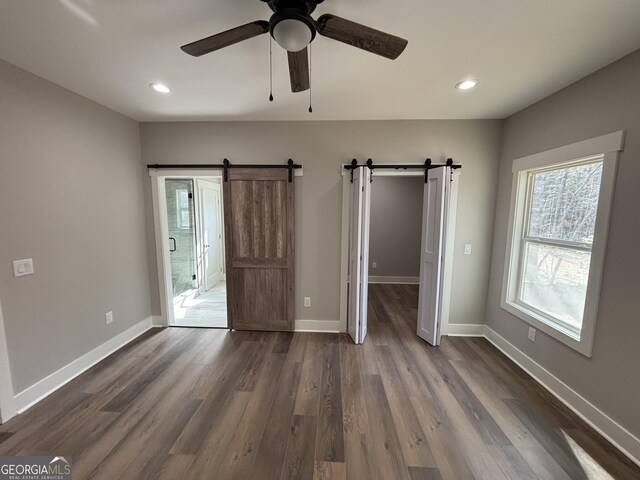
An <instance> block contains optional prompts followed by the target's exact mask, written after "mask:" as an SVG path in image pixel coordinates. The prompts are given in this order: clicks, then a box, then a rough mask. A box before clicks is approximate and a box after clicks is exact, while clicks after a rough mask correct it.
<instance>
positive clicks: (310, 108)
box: [309, 44, 313, 113]
mask: <svg viewBox="0 0 640 480" xmlns="http://www.w3.org/2000/svg"><path fill="white" fill-rule="evenodd" d="M311 60H312V57H311V44H309V113H313V108H312V107H311Z"/></svg>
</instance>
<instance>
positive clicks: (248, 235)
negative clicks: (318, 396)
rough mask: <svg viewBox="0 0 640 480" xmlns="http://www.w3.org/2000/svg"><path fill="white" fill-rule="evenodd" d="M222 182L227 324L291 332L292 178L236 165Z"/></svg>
mask: <svg viewBox="0 0 640 480" xmlns="http://www.w3.org/2000/svg"><path fill="white" fill-rule="evenodd" d="M228 174H229V176H228V181H227V182H225V183H224V185H223V191H224V217H225V233H226V235H225V241H226V261H227V301H228V305H227V308H228V316H229V328H231V329H236V330H274V331H293V329H294V320H293V182H289V181H288V171H287V170H286V169H267V168H246V169H244V168H242V169H241V168H237V169H230V170H229V171H228Z"/></svg>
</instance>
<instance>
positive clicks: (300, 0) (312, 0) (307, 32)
mask: <svg viewBox="0 0 640 480" xmlns="http://www.w3.org/2000/svg"><path fill="white" fill-rule="evenodd" d="M261 1H263V2H265V3H266V4H267V5H269V8H271V10H273V12H274V13H273V15H272V16H271V18H270V19H269V21H266V20H258V21H255V22H251V23H247V24H246V25H242V26H240V27H236V28H232V29H231V30H227V31H226V32H222V33H218V34H216V35H212V36H210V37H207V38H203V39H201V40H197V41H195V42H192V43H189V44H187V45H183V46H182V47H180V48H181V49H182V50H183V51H184V52H185V53H188V54H189V55H193V56H194V57H199V56H201V55H205V54H207V53H211V52H213V51H215V50H219V49H221V48H224V47H228V46H229V45H233V44H235V43H238V42H242V41H244V40H248V39H250V38H253V37H256V36H258V35H262V34H263V33H267V32H269V33H270V34H271V36H272V37H273V39H274V40H275V41H276V42H277V43H278V45H280V46H281V47H282V48H284V49H285V50H287V56H288V60H289V76H290V79H291V91H292V92H303V91H305V90H308V89H309V53H308V48H307V47H308V45H309V44H310V43H311V42H312V41H313V39H314V38H315V36H316V33H319V34H320V35H322V36H323V37H328V38H332V39H333V40H337V41H339V42H343V43H346V44H348V45H352V46H354V47H358V48H361V49H362V50H366V51H367V52H371V53H375V54H377V55H381V56H383V57H386V58H389V59H392V60H394V59H396V58H398V56H399V55H400V54H401V53H402V52H403V51H404V49H405V47H406V46H407V43H408V42H407V40H405V39H403V38H400V37H396V36H395V35H390V34H388V33H384V32H381V31H379V30H375V29H373V28H370V27H367V26H365V25H360V24H359V23H355V22H352V21H350V20H346V19H344V18H341V17H338V16H336V15H331V14H325V15H321V16H320V17H319V18H318V19H317V20H314V19H313V18H312V17H311V13H313V11H314V10H315V9H316V7H317V6H318V4H320V3H322V2H323V1H324V0H261Z"/></svg>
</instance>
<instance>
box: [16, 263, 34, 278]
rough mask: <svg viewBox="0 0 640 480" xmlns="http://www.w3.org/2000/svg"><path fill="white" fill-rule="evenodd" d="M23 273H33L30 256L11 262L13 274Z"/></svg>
mask: <svg viewBox="0 0 640 480" xmlns="http://www.w3.org/2000/svg"><path fill="white" fill-rule="evenodd" d="M25 275H33V260H32V259H31V258H25V259H24V260H15V261H14V262H13V276H14V277H24V276H25Z"/></svg>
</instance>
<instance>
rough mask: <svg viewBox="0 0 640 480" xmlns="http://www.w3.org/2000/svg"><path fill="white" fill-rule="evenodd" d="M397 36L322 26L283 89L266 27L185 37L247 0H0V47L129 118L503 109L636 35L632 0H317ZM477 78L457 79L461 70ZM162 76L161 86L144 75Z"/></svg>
mask: <svg viewBox="0 0 640 480" xmlns="http://www.w3.org/2000/svg"><path fill="white" fill-rule="evenodd" d="M327 12H330V13H334V14H336V15H339V16H342V17H346V18H348V19H350V20H353V21H356V22H359V23H363V24H366V25H369V26H371V27H374V28H378V29H380V30H384V31H387V32H389V33H393V34H395V35H398V36H401V37H404V38H406V39H408V40H409V45H408V47H407V49H406V50H405V52H404V53H403V54H402V55H401V56H400V58H399V59H397V60H395V61H391V60H387V59H385V58H382V57H378V56H376V55H373V54H370V53H367V52H364V51H362V50H359V49H356V48H353V47H350V46H347V45H344V44H342V43H339V42H336V41H333V40H330V39H328V38H324V37H317V38H316V40H315V41H314V42H313V52H312V55H313V57H312V69H313V72H312V88H313V91H312V92H313V105H314V113H313V114H312V115H310V114H309V113H308V112H307V108H308V101H309V98H308V93H306V92H305V93H297V94H293V93H291V91H290V89H289V78H288V70H287V64H286V54H285V52H284V51H282V50H281V49H280V48H279V47H278V46H277V44H275V42H274V96H275V101H274V102H273V103H270V102H269V101H268V99H267V97H268V95H269V90H268V86H269V77H268V73H269V57H268V52H269V37H268V35H262V36H260V37H256V38H253V39H251V40H248V41H246V42H243V43H240V44H236V45H233V46H231V47H228V48H226V49H224V50H220V51H218V52H213V53H211V54H209V55H206V56H204V57H200V58H193V57H190V56H189V55H186V54H184V53H183V52H182V51H180V49H179V48H178V47H179V46H180V45H182V44H184V43H188V42H191V41H193V40H197V39H199V38H202V37H205V36H208V35H211V34H213V33H218V32H220V31H223V30H226V29H228V28H231V27H235V26H237V25H240V24H244V23H247V22H250V21H254V20H258V19H265V20H266V19H268V18H269V16H270V13H271V11H270V10H269V8H268V7H267V5H266V4H265V3H263V2H261V1H259V0H2V1H1V2H0V58H3V59H5V60H7V61H8V62H11V63H13V64H15V65H18V66H20V67H22V68H24V69H26V70H29V71H31V72H33V73H35V74H37V75H40V76H42V77H44V78H46V79H48V80H51V81H52V82H54V83H57V84H59V85H62V86H63V87H66V88H68V89H69V90H72V91H74V92H77V93H79V94H81V95H84V96H85V97H88V98H90V99H92V100H95V101H97V102H99V103H101V104H103V105H106V106H108V107H111V108H113V109H114V110H117V111H119V112H121V113H123V114H125V115H128V116H130V117H132V118H134V119H136V120H141V121H150V120H205V119H207V120H334V119H343V120H361V119H436V118H437V119H447V118H504V117H506V116H508V115H510V114H512V113H514V112H516V111H518V110H520V109H522V108H523V107H526V106H527V105H530V104H531V103H534V102H536V101H537V100H540V99H542V98H544V97H546V96H547V95H549V94H551V93H553V92H555V91H557V90H559V89H560V88H562V87H564V86H566V85H569V84H570V83H572V82H574V81H576V80H578V79H580V78H582V77H584V76H585V75H587V74H589V73H591V72H594V71H595V70H597V69H599V68H601V67H604V66H605V65H607V64H608V63H610V62H612V61H614V60H616V59H618V58H620V57H622V56H624V55H626V54H628V53H631V52H632V51H634V50H636V49H638V48H640V1H639V0H535V1H534V0H528V1H527V0H482V1H478V0H342V1H341V0H326V1H325V2H324V3H323V4H321V5H320V6H319V7H318V9H317V10H316V12H315V13H314V17H315V18H317V17H318V16H319V15H321V14H323V13H327ZM468 76H471V77H476V78H478V79H480V84H479V86H478V87H477V88H476V89H475V90H473V91H469V92H460V91H457V90H455V89H454V88H453V87H454V85H455V84H456V83H457V82H459V81H460V80H462V79H464V78H465V77H468ZM154 81H160V82H164V83H166V84H167V85H169V86H170V87H171V90H172V92H171V94H169V95H165V96H163V95H160V94H157V93H155V92H153V91H151V90H150V89H149V88H148V84H149V83H150V82H154Z"/></svg>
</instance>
